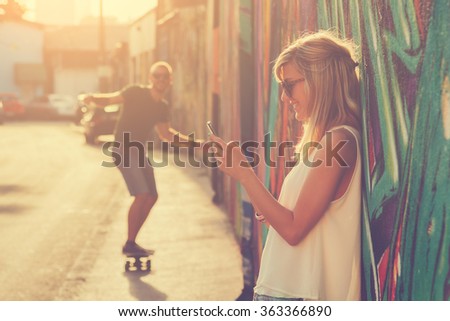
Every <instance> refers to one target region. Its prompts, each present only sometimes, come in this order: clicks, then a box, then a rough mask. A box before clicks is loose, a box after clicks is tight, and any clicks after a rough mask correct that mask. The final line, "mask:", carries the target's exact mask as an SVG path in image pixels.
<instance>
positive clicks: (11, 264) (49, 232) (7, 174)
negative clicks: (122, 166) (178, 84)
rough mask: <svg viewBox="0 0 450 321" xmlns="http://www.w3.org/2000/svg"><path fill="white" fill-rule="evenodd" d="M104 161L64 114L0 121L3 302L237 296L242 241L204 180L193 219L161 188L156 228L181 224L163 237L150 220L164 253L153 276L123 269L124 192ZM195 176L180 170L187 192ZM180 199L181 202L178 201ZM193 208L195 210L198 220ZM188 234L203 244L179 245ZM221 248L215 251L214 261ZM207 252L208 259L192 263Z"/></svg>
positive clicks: (186, 240) (168, 186)
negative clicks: (54, 119) (55, 117)
mask: <svg viewBox="0 0 450 321" xmlns="http://www.w3.org/2000/svg"><path fill="white" fill-rule="evenodd" d="M104 160H108V158H107V157H106V156H103V155H102V153H101V150H100V146H89V145H86V144H85V143H84V137H83V136H82V134H81V133H80V130H79V129H78V128H77V127H76V126H74V125H72V124H70V123H69V122H15V123H6V124H4V125H2V126H0V300H32V301H35V300H74V299H76V300H85V299H86V300H190V299H193V300H197V299H198V300H210V299H211V300H232V299H233V297H234V296H236V295H238V294H239V291H240V287H241V282H242V281H241V280H242V279H241V277H242V274H241V270H240V256H239V247H238V245H237V243H236V241H235V239H234V233H233V231H232V228H231V227H230V225H229V222H228V218H227V217H226V215H222V214H221V213H220V212H218V213H217V214H215V215H216V216H214V215H211V213H212V212H214V211H218V210H217V209H214V207H211V206H212V205H210V201H209V198H210V196H211V194H210V193H208V191H207V189H206V191H205V188H204V186H203V187H201V188H200V187H199V188H200V189H199V190H198V191H197V192H196V193H195V197H196V198H197V199H195V202H196V203H199V204H202V202H204V204H203V205H201V208H203V209H204V210H201V209H200V210H199V209H195V208H192V211H193V213H194V214H193V219H192V220H191V221H192V222H195V224H196V225H195V226H192V227H190V226H189V221H188V222H186V221H180V220H179V219H178V214H177V213H176V212H179V211H180V208H174V206H176V205H174V204H173V201H171V199H170V198H166V200H164V197H161V194H163V195H164V194H167V193H165V192H164V191H161V190H160V200H159V201H158V204H159V203H161V205H159V206H160V207H159V210H156V212H158V211H159V212H161V214H158V213H156V214H154V215H155V216H156V218H155V222H158V220H159V221H160V223H159V224H160V228H162V229H163V228H164V226H165V225H167V228H168V227H169V226H170V227H172V226H176V224H179V229H183V231H184V232H180V230H178V231H177V230H175V231H172V232H171V233H167V232H165V231H164V230H162V231H161V232H160V235H159V234H158V232H154V233H153V230H151V228H150V227H149V229H150V232H151V236H148V239H149V240H150V241H152V242H153V243H154V244H155V246H157V247H159V249H158V248H157V249H156V250H157V253H158V251H160V254H161V255H160V257H159V260H160V261H159V262H158V260H156V263H157V265H156V266H158V263H159V266H160V273H159V276H158V274H157V275H156V276H155V275H153V276H152V275H150V276H147V279H145V278H130V277H126V276H125V274H124V273H123V270H122V269H123V261H122V259H123V257H122V256H121V255H120V245H121V244H122V243H123V241H124V240H125V229H126V224H125V222H126V221H125V217H126V216H125V213H124V212H125V211H126V209H127V206H128V204H129V201H130V198H129V196H128V194H127V191H126V188H125V185H124V183H123V182H122V178H121V177H120V173H119V172H118V171H117V170H116V169H114V168H105V167H102V166H100V164H101V162H102V161H104ZM178 170H180V169H167V170H166V171H164V170H161V173H162V174H161V175H167V178H166V179H167V180H170V179H171V178H170V177H172V176H173V175H177V176H178V177H180V175H181V174H179V173H175V174H174V173H173V172H170V171H178ZM183 173H184V172H183ZM183 175H184V174H183ZM194 176H195V175H194ZM193 178H194V179H195V177H190V176H189V175H185V176H184V178H183V179H184V181H185V183H184V187H183V189H184V190H186V191H187V192H189V191H192V190H193V189H195V188H196V187H195V186H197V187H198V186H200V185H199V184H196V185H195V186H194V185H192V186H191V185H189V184H191V183H190V181H189V180H191V179H193ZM203 179H205V177H203ZM165 184H166V185H164V184H162V188H166V189H172V188H173V183H170V182H166V183H165ZM180 184H181V185H183V183H180ZM203 185H205V184H203ZM193 186H194V187H193ZM203 192H204V193H205V195H203V194H202V193H203ZM180 195H181V196H180V197H181V202H182V201H183V200H182V198H183V197H185V196H183V195H188V194H186V193H184V194H183V190H181V191H180ZM191 198H192V197H191ZM164 204H165V205H164ZM178 206H181V209H183V208H184V209H186V208H187V207H186V204H185V203H183V202H182V204H179V205H178ZM168 213H169V214H168ZM170 213H172V214H170ZM195 213H198V214H195ZM184 214H186V215H188V214H189V213H184ZM152 215H153V214H152ZM158 215H159V216H158ZM170 215H173V218H171V216H170ZM195 215H200V216H199V217H198V219H197V221H195ZM158 217H159V219H158ZM177 222H178V223H177ZM198 222H203V223H205V222H206V223H205V224H207V225H205V226H199V225H198ZM203 223H201V224H203ZM208 224H209V227H208ZM153 228H154V229H155V231H158V230H159V229H158V227H153ZM142 233H144V235H146V234H148V233H146V232H142ZM183 233H184V234H183ZM172 235H173V237H172ZM143 240H144V241H145V240H146V239H145V237H144V238H143ZM189 240H190V241H189ZM211 240H213V242H211ZM192 242H199V243H198V244H204V245H205V246H204V247H205V248H203V246H202V249H201V251H199V252H198V253H197V254H196V253H192V249H191V250H189V251H190V252H191V253H189V252H188V251H186V249H184V248H183V244H186V246H196V245H193V244H197V243H192ZM200 242H201V243H200ZM205 242H206V243H205ZM206 244H209V245H206ZM224 248H225V250H223V249H224ZM177 251H178V252H177ZM208 251H210V252H208ZM218 251H221V255H220V256H218V259H215V258H214V257H213V256H214V253H218ZM194 252H195V251H194ZM164 253H167V255H164ZM170 253H172V254H176V256H173V255H170ZM183 253H184V255H185V259H187V258H190V260H191V261H192V262H191V265H190V267H188V266H186V265H185V264H183V261H182V260H183ZM195 255H198V257H195ZM223 255H225V256H223ZM203 257H205V258H207V261H205V262H206V263H205V265H203V266H202V267H200V268H199V267H198V266H195V264H196V263H198V262H199V261H202V260H203ZM199 258H200V259H199ZM111 261H115V262H116V263H115V264H111ZM203 261H204V260H203ZM102 262H103V263H102ZM224 262H225V263H224ZM161 267H164V271H163V270H161ZM180 267H182V268H180ZM102 269H103V270H102ZM105 269H106V270H105ZM156 269H157V268H156ZM218 269H219V270H220V269H226V272H225V273H223V271H222V272H221V271H219V270H218ZM199 272H200V273H199ZM152 273H153V272H152ZM105 276H106V277H105ZM177 276H179V277H177ZM195 278H198V280H197V281H196V280H195ZM183 280H184V282H183ZM186 280H189V282H190V284H189V282H188V283H186V282H185V281H186ZM196 282H197V283H196ZM180 283H182V284H180ZM114 284H116V286H115V285H114ZM192 284H199V285H201V286H202V289H200V290H199V289H193V288H192ZM155 285H157V289H156V288H155ZM222 286H224V287H222ZM209 287H211V288H214V289H213V290H212V289H210V288H209ZM149 291H150V292H151V291H153V292H154V293H153V294H152V293H149ZM190 291H191V292H190ZM199 291H200V292H199ZM202 291H203V292H202ZM194 293H195V295H194ZM155 294H157V295H155ZM210 294H211V295H210Z"/></svg>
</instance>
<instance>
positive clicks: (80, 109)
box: [73, 94, 89, 124]
mask: <svg viewBox="0 0 450 321" xmlns="http://www.w3.org/2000/svg"><path fill="white" fill-rule="evenodd" d="M85 97H86V94H79V95H78V96H77V107H76V111H75V117H74V119H73V121H74V123H75V124H80V122H81V119H82V118H83V115H84V114H85V113H86V112H87V111H88V109H89V108H88V106H86V105H85V103H84V102H83V100H84V98H85Z"/></svg>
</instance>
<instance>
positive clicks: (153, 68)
mask: <svg viewBox="0 0 450 321" xmlns="http://www.w3.org/2000/svg"><path fill="white" fill-rule="evenodd" d="M159 67H164V68H166V69H167V71H168V72H169V74H172V66H171V65H169V63H167V62H165V61H157V62H155V63H154V64H153V65H152V66H151V67H150V74H151V75H153V73H154V72H155V71H156V69H158V68H159Z"/></svg>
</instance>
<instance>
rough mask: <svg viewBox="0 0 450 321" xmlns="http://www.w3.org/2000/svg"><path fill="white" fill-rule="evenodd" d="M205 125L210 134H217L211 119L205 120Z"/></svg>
mask: <svg viewBox="0 0 450 321" xmlns="http://www.w3.org/2000/svg"><path fill="white" fill-rule="evenodd" d="M206 126H207V127H208V130H209V132H210V133H211V134H213V135H214V136H217V134H216V131H215V130H214V127H213V126H212V123H211V121H207V122H206Z"/></svg>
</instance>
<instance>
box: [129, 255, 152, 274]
mask: <svg viewBox="0 0 450 321" xmlns="http://www.w3.org/2000/svg"><path fill="white" fill-rule="evenodd" d="M153 254H154V251H152V252H150V253H148V254H144V255H142V254H132V253H127V254H125V256H126V262H125V272H150V271H151V269H152V261H151V259H150V256H152V255H153Z"/></svg>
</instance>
